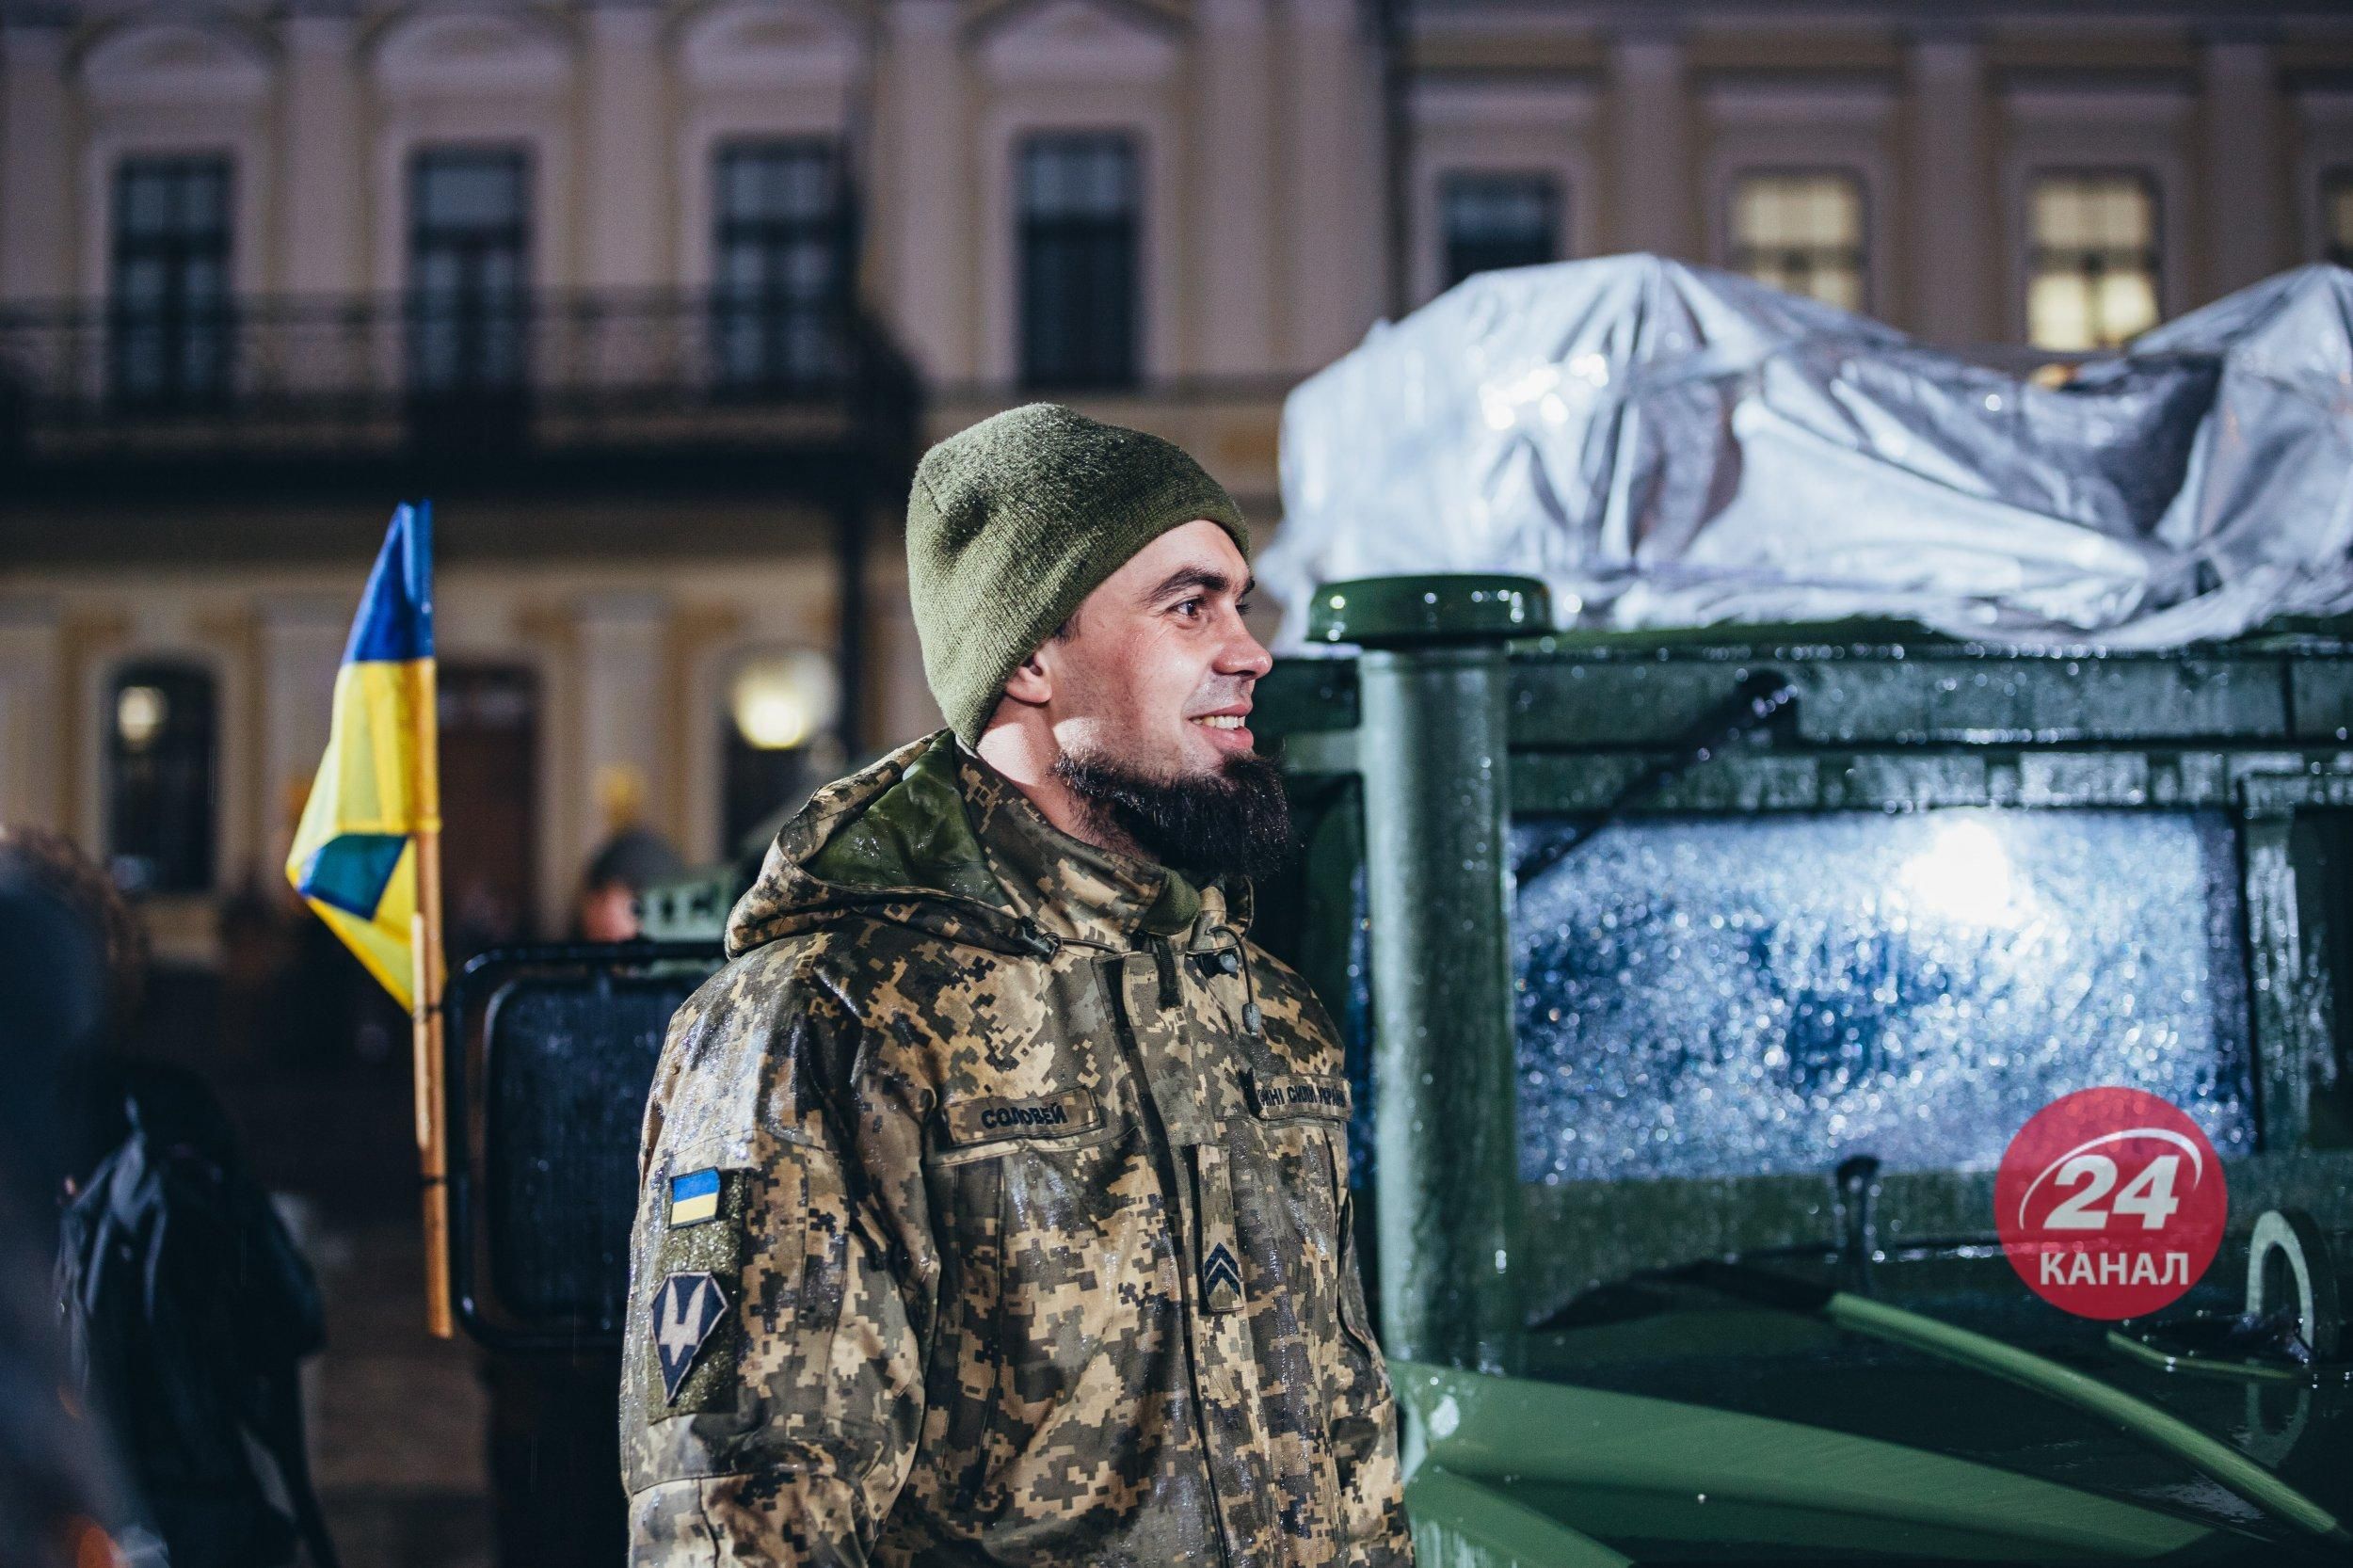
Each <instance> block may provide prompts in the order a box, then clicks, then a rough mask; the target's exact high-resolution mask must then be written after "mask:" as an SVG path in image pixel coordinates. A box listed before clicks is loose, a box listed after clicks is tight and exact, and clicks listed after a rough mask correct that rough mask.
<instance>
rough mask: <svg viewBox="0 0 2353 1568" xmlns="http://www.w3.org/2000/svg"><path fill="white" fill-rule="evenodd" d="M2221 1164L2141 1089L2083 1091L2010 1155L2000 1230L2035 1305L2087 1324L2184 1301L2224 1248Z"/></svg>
mask: <svg viewBox="0 0 2353 1568" xmlns="http://www.w3.org/2000/svg"><path fill="white" fill-rule="evenodd" d="M2229 1208H2230V1205H2229V1202H2228V1199H2227V1196H2226V1194H2225V1193H2224V1192H2223V1186H2222V1162H2221V1160H2218V1159H2217V1158H2216V1157H2215V1152H2214V1145H2213V1144H2210V1143H2208V1142H2207V1141H2206V1135H2205V1134H2204V1133H2203V1132H2201V1131H2200V1130H2199V1128H2198V1124H2197V1123H2196V1122H2193V1121H2191V1120H2190V1119H2189V1118H2188V1117H2187V1116H2185V1115H2184V1114H2183V1113H2182V1112H2180V1111H2179V1110H2177V1109H2176V1108H2175V1107H2174V1106H2173V1105H2172V1104H2171V1103H2170V1102H2169V1101H2167V1100H2163V1099H2160V1098H2158V1097H2157V1096H2154V1095H2151V1094H2144V1093H2143V1092H2141V1091H2140V1090H2138V1089H2117V1088H2108V1089H2081V1090H2078V1091H2076V1092H2075V1093H2074V1094H2072V1095H2067V1096H2061V1097H2060V1098H2058V1099H2056V1100H2053V1101H2052V1102H2051V1103H2050V1104H2048V1105H2046V1106H2044V1107H2043V1108H2042V1109H2041V1111H2038V1112H2035V1115H2034V1118H2033V1119H2032V1120H2031V1121H2029V1122H2027V1123H2026V1125H2025V1127H2023V1128H2019V1129H2018V1136H2017V1137H2015V1138H2012V1139H2011V1140H2010V1141H2009V1148H2008V1149H2007V1150H2005V1151H2004V1153H2003V1155H2002V1168H2001V1170H2000V1171H1999V1172H1998V1173H1997V1174H1996V1175H1995V1176H1994V1178H1993V1218H1994V1224H1995V1226H1996V1228H1997V1229H1999V1230H2000V1232H2001V1235H2002V1250H2003V1251H2004V1252H2006V1253H2008V1254H2009V1262H2010V1267H2011V1268H2013V1269H2016V1270H2017V1271H2018V1274H2019V1277H2020V1278H2022V1279H2024V1280H2025V1282H2026V1283H2027V1285H2029V1286H2031V1287H2032V1288H2033V1289H2034V1292H2035V1294H2036V1295H2038V1296H2041V1298H2042V1299H2043V1300H2044V1301H2046V1302H2049V1303H2050V1304H2052V1305H2054V1306H2056V1307H2058V1308H2060V1309H2061V1310H2062V1311H2067V1312H2073V1313H2075V1314H2076V1315H2078V1316H2079V1317H2085V1318H2105V1319H2110V1320H2113V1319H2117V1318H2137V1317H2140V1316H2142V1315H2144V1314H2146V1313H2151V1312H2154V1311H2156V1310H2157V1309H2158V1308H2160V1307H2163V1306H2167V1305H2169V1304H2171V1303H2173V1302H2175V1301H2178V1300H2179V1299H2180V1298H2181V1296H2182V1293H2183V1292H2184V1291H2185V1290H2187V1289H2188V1288H2190V1287H2191V1286H2192V1285H2194V1284H2196V1283H2197V1282H2198V1279H2199V1277H2200V1276H2201V1275H2202V1274H2203V1273H2204V1272H2206V1266H2207V1265H2208V1264H2210V1263H2212V1262H2213V1261H2214V1255H2215V1252H2216V1250H2217V1248H2218V1247H2220V1246H2221V1245H2222V1224H2223V1221H2224V1219H2225V1218H2226V1217H2227V1215H2228V1213H2229Z"/></svg>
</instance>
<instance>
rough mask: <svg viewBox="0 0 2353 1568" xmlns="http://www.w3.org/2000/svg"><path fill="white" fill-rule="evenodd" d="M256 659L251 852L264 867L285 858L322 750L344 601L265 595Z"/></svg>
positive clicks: (347, 619)
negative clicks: (256, 787)
mask: <svg viewBox="0 0 2353 1568" xmlns="http://www.w3.org/2000/svg"><path fill="white" fill-rule="evenodd" d="M255 618H256V622H257V624H256V626H255V629H254V631H255V640H256V642H257V644H258V648H257V649H256V651H257V653H258V654H259V657H260V662H261V666H262V668H261V680H262V702H261V707H262V733H261V736H260V738H259V750H260V753H261V758H260V763H259V766H258V768H257V769H256V772H257V774H258V775H259V778H260V783H261V793H262V798H261V800H259V801H258V802H256V803H255V812H256V815H257V816H258V817H259V819H260V821H261V824H262V827H261V832H260V834H259V835H258V839H257V844H256V852H257V853H258V855H259V856H260V857H261V861H262V868H263V871H264V873H265V874H274V873H275V872H276V868H277V867H279V866H280V865H282V864H283V863H284V861H285V856H286V850H287V848H288V846H289V845H290V844H291V843H292V841H293V837H294V824H295V821H296V813H297V811H298V809H299V808H300V806H301V804H302V801H303V800H304V798H305V797H306V796H307V794H308V792H309V791H310V787H311V783H312V779H313V778H315V777H316V776H317V775H318V767H319V759H320V758H321V757H322V756H324V755H326V752H327V732H328V720H329V719H331V718H332V717H333V714H334V698H335V672H336V670H337V668H338V667H339V666H340V665H341V664H343V657H344V639H345V638H346V637H347V636H348V635H349V634H350V632H351V606H350V605H349V604H348V603H346V602H344V600H340V599H334V598H329V597H327V596H324V595H322V596H320V597H317V598H289V599H282V600H265V601H264V603H263V604H262V605H261V607H260V611H259V614H258V615H257V616H256V617H255Z"/></svg>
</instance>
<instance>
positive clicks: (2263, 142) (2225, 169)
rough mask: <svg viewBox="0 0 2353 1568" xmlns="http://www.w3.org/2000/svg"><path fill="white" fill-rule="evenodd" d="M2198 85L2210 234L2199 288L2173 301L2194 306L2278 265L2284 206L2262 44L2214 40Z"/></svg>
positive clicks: (2272, 66) (2272, 77) (2274, 89)
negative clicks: (2201, 101) (2202, 96)
mask: <svg viewBox="0 0 2353 1568" xmlns="http://www.w3.org/2000/svg"><path fill="white" fill-rule="evenodd" d="M2201 68H2202V69H2201V74H2202V75H2203V76H2204V79H2205V82H2204V85H2205V105H2204V107H2205V145H2204V147H2203V148H2202V149H2201V151H2202V152H2203V153H2204V162H2205V188H2204V191H2203V193H2202V194H2203V195H2204V198H2205V216H2204V218H2203V220H2202V221H2201V222H2200V223H2199V224H2198V228H2199V230H2200V231H2201V232H2203V233H2205V234H2207V235H2209V236H2211V240H2210V248H2209V249H2208V251H2207V265H2206V277H2205V284H2206V286H2205V288H2204V290H2203V292H2202V294H2201V295H2200V296H2193V297H2191V298H2189V299H2185V300H2180V301H2178V303H2180V304H2200V303H2203V301H2204V300H2205V299H2208V298H2212V297H2214V296H2218V295H2225V294H2229V293H2230V292H2231V291H2232V290H2233V289H2243V288H2245V287H2246V286H2247V285H2248V284H2249V283H2252V282H2255V281H2257V280H2260V279H2263V278H2265V277H2267V276H2269V275H2270V274H2271V273H2273V272H2276V271H2278V270H2279V269H2280V268H2281V266H2283V265H2285V264H2286V258H2287V252H2288V247H2287V246H2286V245H2285V244H2284V243H2283V242H2284V241H2285V239H2286V237H2287V236H2286V233H2285V231H2286V229H2287V221H2286V214H2287V203H2286V200H2285V192H2284V191H2283V190H2282V189H2281V185H2282V183H2283V172H2284V169H2285V163H2284V160H2283V159H2282V158H2281V151H2280V143H2281V136H2280V127H2279V114H2280V102H2279V97H2280V95H2279V90H2278V86H2277V78H2278V67H2277V64H2276V62H2275V61H2274V59H2273V57H2272V52H2271V47H2270V45H2268V44H2266V43H2263V42H2259V41H2255V40H2247V39H2228V38H2224V39H2216V40H2212V41H2210V42H2209V43H2207V45H2206V46H2205V51H2204V57H2203V59H2202V61H2201Z"/></svg>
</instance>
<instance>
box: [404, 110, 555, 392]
mask: <svg viewBox="0 0 2353 1568" xmlns="http://www.w3.org/2000/svg"><path fill="white" fill-rule="evenodd" d="M408 211H409V231H408V290H409V305H408V309H409V320H410V329H409V371H410V376H411V377H412V381H411V385H412V386H413V387H414V388H415V389H416V390H417V391H420V392H434V393H441V394H448V393H467V392H495V391H505V390H512V389H515V388H519V387H520V385H521V384H522V377H523V343H524V331H523V328H524V325H525V315H524V312H525V311H526V309H527V302H526V299H525V291H526V289H527V287H528V284H527V282H526V279H527V277H528V270H527V268H528V264H529V257H530V248H531V227H530V216H529V206H528V195H527V193H526V190H525V185H524V163H523V154H522V153H521V152H517V151H514V150H512V149H472V148H468V149H452V148H439V149H434V150H432V151H429V152H420V153H418V154H417V155H416V161H415V162H414V163H413V164H412V165H411V166H410V168H409V191H408Z"/></svg>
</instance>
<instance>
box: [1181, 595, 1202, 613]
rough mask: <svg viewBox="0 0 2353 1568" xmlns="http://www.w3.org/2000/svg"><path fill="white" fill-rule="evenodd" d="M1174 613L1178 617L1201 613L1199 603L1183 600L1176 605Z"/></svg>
mask: <svg viewBox="0 0 2353 1568" xmlns="http://www.w3.org/2000/svg"><path fill="white" fill-rule="evenodd" d="M1200 613H1201V601H1200V600H1197V599H1188V600H1183V601H1182V602H1180V603H1179V604H1177V614H1178V615H1180V616H1197V615H1199V614H1200Z"/></svg>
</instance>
